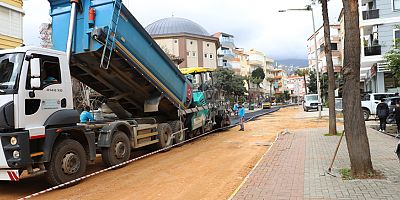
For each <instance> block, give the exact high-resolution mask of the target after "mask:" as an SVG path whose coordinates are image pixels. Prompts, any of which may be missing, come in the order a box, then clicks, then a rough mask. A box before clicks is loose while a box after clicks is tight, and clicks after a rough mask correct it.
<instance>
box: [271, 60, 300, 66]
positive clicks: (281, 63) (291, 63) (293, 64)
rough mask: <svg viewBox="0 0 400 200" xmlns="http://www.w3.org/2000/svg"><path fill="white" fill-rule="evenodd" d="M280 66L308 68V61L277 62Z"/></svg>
mask: <svg viewBox="0 0 400 200" xmlns="http://www.w3.org/2000/svg"><path fill="white" fill-rule="evenodd" d="M275 62H278V65H285V66H294V67H306V66H308V60H307V59H284V60H276V61H275Z"/></svg>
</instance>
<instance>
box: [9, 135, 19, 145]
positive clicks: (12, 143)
mask: <svg viewBox="0 0 400 200" xmlns="http://www.w3.org/2000/svg"><path fill="white" fill-rule="evenodd" d="M17 143H18V140H17V138H16V137H11V139H10V144H11V145H16V144H17Z"/></svg>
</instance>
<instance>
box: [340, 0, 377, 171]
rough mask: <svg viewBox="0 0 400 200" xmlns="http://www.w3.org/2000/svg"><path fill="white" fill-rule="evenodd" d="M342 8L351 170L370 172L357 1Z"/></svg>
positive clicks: (347, 0)
mask: <svg viewBox="0 0 400 200" xmlns="http://www.w3.org/2000/svg"><path fill="white" fill-rule="evenodd" d="M342 2H343V8H344V27H345V28H344V29H345V37H344V62H343V70H342V72H343V79H344V84H343V115H344V130H345V134H346V141H347V149H348V152H349V157H350V164H351V173H352V175H353V176H355V177H366V176H367V175H368V173H373V172H374V171H373V167H372V162H371V153H370V149H369V143H368V136H367V130H366V128H365V121H364V118H363V115H362V110H361V95H360V29H359V21H358V18H359V14H358V0H342Z"/></svg>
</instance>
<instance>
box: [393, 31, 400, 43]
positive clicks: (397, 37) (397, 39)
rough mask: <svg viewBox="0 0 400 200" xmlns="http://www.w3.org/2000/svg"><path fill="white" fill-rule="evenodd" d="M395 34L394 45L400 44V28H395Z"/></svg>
mask: <svg viewBox="0 0 400 200" xmlns="http://www.w3.org/2000/svg"><path fill="white" fill-rule="evenodd" d="M393 36H394V38H393V39H394V45H395V46H398V45H399V44H400V30H394V31H393Z"/></svg>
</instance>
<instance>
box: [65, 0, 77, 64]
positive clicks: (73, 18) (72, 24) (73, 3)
mask: <svg viewBox="0 0 400 200" xmlns="http://www.w3.org/2000/svg"><path fill="white" fill-rule="evenodd" d="M79 1H80V0H71V16H70V18H69V28H68V39H67V48H66V54H67V61H68V63H69V62H70V61H71V52H72V37H73V35H74V31H75V22H76V10H77V7H78V6H79V5H78V4H79V3H80V2H79Z"/></svg>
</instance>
